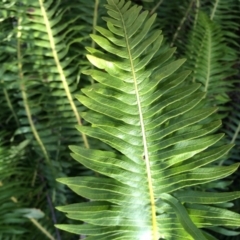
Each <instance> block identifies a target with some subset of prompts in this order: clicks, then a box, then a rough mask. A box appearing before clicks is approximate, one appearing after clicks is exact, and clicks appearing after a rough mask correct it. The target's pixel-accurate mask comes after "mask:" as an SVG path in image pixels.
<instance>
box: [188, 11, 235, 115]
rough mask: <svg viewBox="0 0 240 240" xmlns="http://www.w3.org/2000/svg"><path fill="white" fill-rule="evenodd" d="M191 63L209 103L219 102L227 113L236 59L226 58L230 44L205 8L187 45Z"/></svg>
mask: <svg viewBox="0 0 240 240" xmlns="http://www.w3.org/2000/svg"><path fill="white" fill-rule="evenodd" d="M187 49H188V51H187V56H188V59H189V61H188V64H189V65H190V68H191V69H193V73H192V75H191V81H192V82H199V83H201V84H202V85H203V86H202V90H203V91H204V92H206V94H207V98H208V100H209V105H210V106H218V107H219V112H220V113H223V115H222V116H224V114H226V111H227V108H226V107H225V106H226V105H225V104H226V103H227V102H229V101H230V98H229V97H228V95H227V93H229V92H230V91H231V89H232V85H233V83H232V81H230V80H229V78H230V77H232V76H233V75H234V73H236V71H234V70H233V69H232V65H233V62H232V61H230V62H229V61H227V60H226V55H227V46H226V44H225V43H224V38H223V35H222V32H221V29H220V28H219V27H218V25H216V24H215V23H213V22H212V21H211V20H210V19H209V18H208V17H207V16H206V15H205V14H204V13H203V12H200V13H199V18H198V21H197V24H196V26H195V28H194V29H193V32H192V35H191V37H190V41H189V44H188V46H187Z"/></svg>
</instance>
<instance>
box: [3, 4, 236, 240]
mask: <svg viewBox="0 0 240 240" xmlns="http://www.w3.org/2000/svg"><path fill="white" fill-rule="evenodd" d="M134 2H136V3H137V4H140V5H142V6H143V8H144V9H147V10H149V11H150V14H153V13H155V12H156V13H157V14H158V15H157V19H156V21H155V25H154V28H156V29H161V30H162V31H163V35H164V36H165V39H164V43H165V44H166V46H174V47H177V54H176V55H175V56H176V57H186V58H187V59H188V61H187V63H186V64H185V65H184V67H185V68H186V69H191V70H192V74H191V75H190V76H189V78H188V81H189V82H198V83H201V84H202V90H203V91H205V92H206V93H207V98H208V104H209V105H210V106H217V107H218V109H219V110H218V116H217V117H216V118H220V119H222V121H223V126H222V129H220V130H219V131H220V132H225V133H226V141H227V142H229V143H234V144H235V147H234V148H233V149H232V151H231V152H230V153H229V155H228V156H227V158H224V159H221V161H220V162H219V165H229V164H232V163H236V162H239V160H240V81H239V79H240V73H239V69H240V68H239V67H240V62H239V50H240V49H239V42H240V41H239V35H240V19H239V18H240V17H239V16H240V1H239V0H228V1H225V0H214V1H209V0H183V1H176V0H168V1H166V0H152V1H151V0H148V1H147V0H145V1H144V0H142V1H140V0H139V1H137V0H136V1H134ZM104 4H105V1H104V0H95V1H94V0H89V1H86V0H74V1H67V0H57V1H53V0H45V1H43V0H19V1H17V0H15V1H13V0H11V1H10V0H3V1H2V2H1V3H0V41H1V45H0V51H1V55H0V63H1V67H0V86H1V88H0V98H1V100H0V107H1V108H0V109H1V114H0V132H1V135H0V139H1V143H0V176H1V177H0V203H1V207H0V222H1V227H0V239H20V240H21V239H36V240H37V239H58V240H60V239H79V236H78V237H77V236H76V235H72V234H70V233H67V232H64V231H60V230H58V229H56V228H55V227H54V224H56V223H58V224H59V223H67V222H70V220H69V219H66V217H65V216H64V215H63V214H62V213H61V212H59V211H57V210H56V209H55V207H56V206H59V205H66V204H69V203H74V202H80V201H82V199H81V198H80V197H79V196H77V195H75V194H74V193H73V192H72V191H70V190H69V189H68V188H67V187H65V186H63V185H62V184H60V183H58V182H56V181H55V179H56V178H59V177H64V176H76V175H92V174H93V173H92V172H91V171H90V170H87V169H85V168H84V167H82V166H80V165H79V164H77V163H76V162H75V161H74V160H72V158H71V157H70V151H69V149H68V146H69V145H78V146H84V147H85V148H89V147H92V148H98V149H109V147H107V146H106V145H105V144H103V143H100V142H98V141H97V140H94V139H88V138H87V137H86V136H85V135H84V134H83V135H82V136H79V134H78V132H77V131H76V130H75V125H82V124H83V123H84V122H83V121H82V119H81V117H80V113H81V112H82V111H83V110H84V108H85V107H84V106H82V105H80V104H79V102H78V101H77V100H76V99H75V97H74V95H75V94H77V93H78V92H79V90H80V89H81V88H83V87H85V86H88V85H91V84H92V83H93V80H92V79H91V77H88V76H86V75H81V72H82V71H83V70H86V69H89V68H91V66H90V65H89V63H88V61H87V59H86V57H85V54H86V50H85V47H86V46H92V47H97V46H95V43H94V42H92V40H91V38H90V37H89V34H90V33H95V29H94V26H96V25H100V26H101V25H103V21H102V19H101V16H102V15H103V13H104V11H105V10H104V8H103V5H104ZM239 181H240V180H239V172H236V173H235V174H233V175H232V176H231V177H229V178H227V179H224V180H221V181H219V183H218V184H219V186H221V188H222V189H223V190H225V191H228V190H229V191H230V190H239V184H240V183H239ZM232 208H233V210H234V211H236V212H240V202H239V200H237V201H235V204H234V206H233V207H232ZM216 236H217V237H218V238H219V239H240V238H239V236H229V237H222V236H221V237H220V236H218V235H216ZM81 237H83V236H81Z"/></svg>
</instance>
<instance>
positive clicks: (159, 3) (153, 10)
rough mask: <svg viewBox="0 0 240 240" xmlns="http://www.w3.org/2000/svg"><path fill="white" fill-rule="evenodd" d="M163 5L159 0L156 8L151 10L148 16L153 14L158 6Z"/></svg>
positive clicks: (161, 0)
mask: <svg viewBox="0 0 240 240" xmlns="http://www.w3.org/2000/svg"><path fill="white" fill-rule="evenodd" d="M162 3H163V0H160V1H159V2H158V3H157V4H156V6H155V7H154V8H153V9H152V10H151V12H150V15H152V14H154V13H155V12H156V10H157V9H158V8H159V6H160V5H161V4H162Z"/></svg>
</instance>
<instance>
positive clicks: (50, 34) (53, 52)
mask: <svg viewBox="0 0 240 240" xmlns="http://www.w3.org/2000/svg"><path fill="white" fill-rule="evenodd" d="M39 5H40V9H41V12H42V16H43V20H44V23H45V26H46V30H47V34H48V38H49V43H50V47H51V49H52V54H53V58H54V61H55V63H56V67H57V69H58V72H59V75H60V78H61V80H62V83H63V87H64V90H65V92H66V95H67V98H68V101H69V103H70V106H71V108H72V110H73V113H74V115H75V117H76V119H77V123H78V124H79V125H82V121H81V118H80V116H79V114H78V111H77V107H76V105H75V103H74V101H73V98H72V94H71V92H70V89H69V86H68V83H67V79H66V76H65V74H64V71H63V68H62V66H61V63H60V59H59V57H58V53H57V51H56V46H55V42H54V36H53V32H52V28H51V25H50V22H49V20H48V16H47V12H46V10H45V8H44V5H43V0H39ZM82 138H83V142H84V145H85V147H86V148H89V143H88V140H87V137H86V135H85V134H82Z"/></svg>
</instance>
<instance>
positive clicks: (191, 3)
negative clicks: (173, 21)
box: [170, 0, 195, 47]
mask: <svg viewBox="0 0 240 240" xmlns="http://www.w3.org/2000/svg"><path fill="white" fill-rule="evenodd" d="M194 1H195V0H192V1H191V2H190V4H189V6H188V9H187V11H186V13H185V15H184V16H183V18H182V20H181V22H180V24H179V26H178V28H177V30H176V32H175V33H174V35H173V39H172V42H171V44H170V46H171V47H172V46H173V44H174V42H175V41H176V39H177V37H178V34H179V32H180V30H181V29H182V26H183V25H184V23H185V21H186V19H187V16H188V14H189V12H190V10H191V8H192V5H193V2H194Z"/></svg>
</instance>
